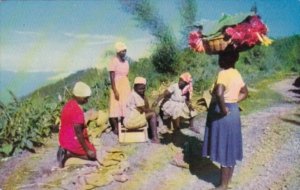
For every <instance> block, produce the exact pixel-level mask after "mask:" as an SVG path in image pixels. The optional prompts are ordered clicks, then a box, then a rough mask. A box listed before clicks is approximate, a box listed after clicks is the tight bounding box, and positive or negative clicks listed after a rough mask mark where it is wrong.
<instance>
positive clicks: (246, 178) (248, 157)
mask: <svg viewBox="0 0 300 190" xmlns="http://www.w3.org/2000/svg"><path fill="white" fill-rule="evenodd" d="M294 79H295V78H291V79H286V80H283V81H280V82H278V83H276V84H274V85H272V86H271V87H270V88H272V89H273V90H275V91H277V92H279V93H280V94H282V95H283V96H284V97H285V99H284V102H280V103H278V104H276V105H272V106H270V107H268V108H266V109H263V110H258V111H256V112H255V113H252V114H249V115H247V116H242V123H243V128H242V133H243V140H244V141H243V143H244V159H243V160H242V162H240V163H238V165H237V166H236V169H235V172H234V176H233V180H232V183H231V185H230V186H231V189H245V190H249V189H250V190H252V189H253V190H260V189H261V190H264V189H272V190H273V189H291V190H293V189H295V190H296V189H299V187H300V167H299V165H300V106H299V100H300V99H299V95H296V94H294V93H293V89H295V87H293V86H292V85H291V84H292V83H293V81H294ZM204 123H205V115H201V116H199V117H198V120H197V126H201V127H200V131H201V134H200V135H195V134H194V133H191V132H190V131H189V130H187V129H182V130H181V132H180V133H176V134H173V136H172V135H171V134H165V135H164V140H163V144H159V145H156V144H151V143H135V144H129V145H123V146H118V143H117V138H116V137H115V136H114V135H112V134H111V133H109V134H104V135H103V136H102V137H101V139H100V140H99V141H98V142H97V144H98V145H97V147H98V149H99V150H101V151H99V152H100V153H99V154H100V156H102V157H103V155H105V150H106V149H109V148H110V147H115V146H118V147H119V148H121V149H123V150H124V152H125V153H126V154H127V156H128V158H127V161H128V162H129V164H130V169H129V170H128V171H127V174H128V176H129V180H128V181H127V182H125V183H118V182H112V183H110V184H109V185H107V186H105V187H102V188H96V189H105V190H114V189H126V190H134V189H138V190H140V189H141V190H143V189H144V190H152V189H172V190H173V189H174V190H176V189H187V190H196V189H197V190H198V189H210V188H213V187H214V186H215V185H216V184H217V183H218V175H219V168H218V165H215V164H213V163H211V162H210V161H209V160H208V159H205V158H201V156H200V148H201V140H202V139H203V132H204V131H203V129H204V128H203V126H204ZM56 150H57V136H53V138H52V139H50V140H49V143H47V146H45V147H43V148H40V149H38V150H37V153H36V154H31V153H26V152H25V153H23V154H21V155H18V156H15V157H12V158H8V159H5V160H3V161H1V162H0V189H8V190H10V189H75V187H76V184H75V183H76V177H78V176H80V175H82V173H83V172H84V171H87V170H89V169H90V168H91V167H94V166H95V163H93V162H79V161H77V162H76V164H75V165H72V164H70V166H68V167H67V168H65V169H57V168H56V161H55V159H56V158H55V157H56ZM181 152H183V154H184V156H185V161H186V162H187V163H188V165H189V168H188V169H184V168H179V167H176V166H174V165H171V164H170V161H171V160H172V158H173V157H174V155H177V154H178V153H181Z"/></svg>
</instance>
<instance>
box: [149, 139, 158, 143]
mask: <svg viewBox="0 0 300 190" xmlns="http://www.w3.org/2000/svg"><path fill="white" fill-rule="evenodd" d="M151 143H155V144H160V140H159V139H152V140H151Z"/></svg>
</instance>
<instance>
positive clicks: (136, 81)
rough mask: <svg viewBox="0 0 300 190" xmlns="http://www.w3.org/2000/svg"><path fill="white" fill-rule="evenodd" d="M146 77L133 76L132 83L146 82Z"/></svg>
mask: <svg viewBox="0 0 300 190" xmlns="http://www.w3.org/2000/svg"><path fill="white" fill-rule="evenodd" d="M146 82H147V81H146V79H145V78H144V77H135V79H134V84H146Z"/></svg>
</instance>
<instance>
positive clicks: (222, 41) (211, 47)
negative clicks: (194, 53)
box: [203, 34, 231, 54]
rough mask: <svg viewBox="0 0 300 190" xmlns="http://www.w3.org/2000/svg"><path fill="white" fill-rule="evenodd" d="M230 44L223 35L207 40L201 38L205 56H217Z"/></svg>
mask: <svg viewBox="0 0 300 190" xmlns="http://www.w3.org/2000/svg"><path fill="white" fill-rule="evenodd" d="M230 44H231V40H230V39H226V38H225V36H224V35H223V34H222V35H219V36H216V37H213V38H209V39H205V38H203V46H204V49H205V52H206V53H207V54H218V53H220V52H223V51H225V50H226V48H227V47H228V45H230Z"/></svg>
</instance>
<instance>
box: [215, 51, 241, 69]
mask: <svg viewBox="0 0 300 190" xmlns="http://www.w3.org/2000/svg"><path fill="white" fill-rule="evenodd" d="M238 59H239V52H237V51H230V52H222V53H220V54H219V65H220V67H222V68H224V69H226V68H231V67H234V64H235V62H237V60H238Z"/></svg>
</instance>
